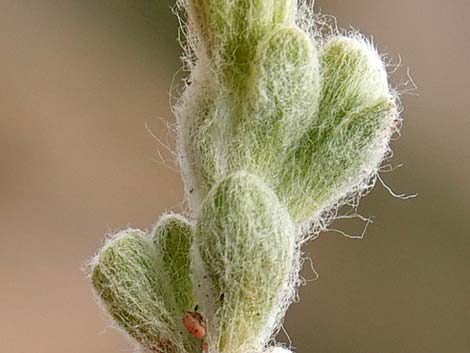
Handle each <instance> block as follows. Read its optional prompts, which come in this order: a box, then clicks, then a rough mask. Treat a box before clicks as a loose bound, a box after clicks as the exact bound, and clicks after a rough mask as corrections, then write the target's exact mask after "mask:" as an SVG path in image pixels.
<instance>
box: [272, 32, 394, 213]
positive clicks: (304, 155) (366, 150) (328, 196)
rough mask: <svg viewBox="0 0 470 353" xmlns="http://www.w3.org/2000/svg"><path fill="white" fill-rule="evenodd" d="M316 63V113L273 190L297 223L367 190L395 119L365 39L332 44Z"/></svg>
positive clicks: (386, 88) (375, 56) (382, 74)
mask: <svg viewBox="0 0 470 353" xmlns="http://www.w3.org/2000/svg"><path fill="white" fill-rule="evenodd" d="M320 62H321V70H322V79H323V89H322V94H321V102H320V109H319V112H318V115H317V117H316V120H315V121H314V123H313V124H312V125H311V126H310V127H309V130H308V132H307V133H306V135H305V137H304V138H303V140H302V141H301V143H300V144H299V145H298V146H297V148H296V149H295V151H294V152H293V153H292V154H291V156H290V158H289V159H288V160H289V161H290V163H289V164H288V165H286V168H285V170H284V171H285V173H284V177H283V179H282V183H281V184H280V186H279V190H278V192H279V194H280V197H281V199H284V200H286V201H287V202H288V206H289V210H290V212H291V214H292V216H293V217H294V219H295V220H296V221H298V222H302V221H305V220H307V219H310V218H312V217H314V216H318V215H319V213H321V212H324V211H325V210H328V209H329V208H331V207H333V206H335V205H336V204H337V203H338V202H340V201H341V200H342V199H344V198H345V197H347V196H348V195H349V194H351V193H357V192H360V191H361V190H363V189H365V188H367V187H368V180H369V178H370V177H371V176H372V175H373V174H374V173H375V172H376V171H377V168H378V166H379V164H380V162H381V161H382V159H383V157H384V155H385V153H386V152H387V150H388V143H389V141H390V136H391V134H392V132H393V131H394V127H395V125H396V122H397V119H398V113H397V108H396V104H395V96H394V94H393V92H391V90H390V89H389V86H388V81H387V73H386V69H385V67H384V64H383V63H382V60H381V58H380V56H379V55H378V54H377V52H376V51H375V49H374V48H373V47H372V46H371V45H370V44H369V43H368V42H366V41H365V40H364V39H362V38H359V37H355V38H347V37H342V36H339V37H333V38H331V39H330V40H329V41H328V42H327V43H326V44H325V46H324V47H323V48H322V51H321V55H320Z"/></svg>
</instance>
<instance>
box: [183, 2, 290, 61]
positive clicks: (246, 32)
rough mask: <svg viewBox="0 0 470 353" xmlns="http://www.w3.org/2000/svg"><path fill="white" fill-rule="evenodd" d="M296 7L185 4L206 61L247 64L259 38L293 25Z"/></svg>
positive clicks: (281, 3)
mask: <svg viewBox="0 0 470 353" xmlns="http://www.w3.org/2000/svg"><path fill="white" fill-rule="evenodd" d="M296 6H297V3H296V1H295V0H237V1H226V0H189V1H188V7H189V9H188V12H189V17H190V20H191V22H192V23H193V25H194V26H195V27H196V30H197V32H199V36H200V38H201V39H202V41H203V43H204V46H205V48H206V51H207V53H208V54H209V57H211V58H212V59H214V58H215V57H216V56H217V55H220V56H221V57H225V58H230V59H231V60H233V61H235V62H248V61H249V59H250V58H251V53H250V49H251V48H252V47H253V45H255V44H256V41H257V40H258V39H259V38H260V37H261V36H263V35H264V34H266V33H267V32H268V31H269V30H271V29H272V28H274V27H275V26H277V25H281V24H289V23H293V22H294V19H295V13H296Z"/></svg>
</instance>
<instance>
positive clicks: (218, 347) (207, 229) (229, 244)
mask: <svg viewBox="0 0 470 353" xmlns="http://www.w3.org/2000/svg"><path fill="white" fill-rule="evenodd" d="M296 261H297V248H296V243H295V226H294V224H293V222H292V220H291V218H290V216H289V214H288V213H287V211H286V210H285V209H284V207H282V205H281V204H280V203H279V200H278V198H277V197H276V195H275V194H274V192H273V191H272V190H271V189H270V188H269V187H268V186H267V185H266V184H265V183H264V182H263V181H262V180H261V179H259V178H258V177H256V176H254V175H252V174H249V173H246V172H237V173H235V174H233V175H231V176H229V177H227V178H226V179H224V180H222V181H221V182H220V183H219V184H218V185H216V186H215V187H214V188H213V190H211V192H210V193H209V195H208V196H207V198H206V199H205V200H204V202H203V207H202V212H201V215H200V218H199V222H198V224H197V228H196V232H195V236H194V247H193V270H194V281H195V284H196V283H197V287H196V293H197V298H198V303H199V305H200V308H201V311H202V312H203V313H204V314H205V315H206V317H207V320H208V337H207V342H208V348H209V351H210V352H220V353H242V352H243V353H244V352H252V351H253V352H256V351H259V350H261V348H262V347H263V346H264V345H265V344H266V342H267V340H268V339H269V337H270V336H271V334H272V333H273V330H274V329H275V328H276V325H277V324H278V323H279V319H280V315H282V314H284V309H285V307H286V305H285V304H287V303H288V302H289V300H290V298H291V295H292V291H293V285H294V283H293V282H294V278H295V275H296V274H297V273H296V272H297V270H298V266H297V262H296Z"/></svg>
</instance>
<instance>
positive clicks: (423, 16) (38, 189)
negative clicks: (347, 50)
mask: <svg viewBox="0 0 470 353" xmlns="http://www.w3.org/2000/svg"><path fill="white" fill-rule="evenodd" d="M169 5H171V4H170V3H166V2H165V0H161V1H159V2H158V1H157V2H156V3H154V4H153V5H152V4H151V3H150V1H147V2H145V1H137V0H128V1H125V0H121V1H113V0H96V1H91V0H29V1H27V0H0V240H1V243H0V244H1V245H0V286H1V288H0V351H1V352H5V353H7V352H8V353H56V352H57V353H58V352H61V353H62V352H71V353H79V352H80V353H115V352H129V351H130V350H131V349H130V346H129V345H128V343H127V342H126V340H125V339H124V338H123V337H122V336H121V335H120V334H119V333H117V332H116V331H115V330H114V329H111V328H110V325H109V324H108V322H107V321H106V320H105V316H104V315H103V314H102V313H101V312H100V311H99V310H98V307H97V306H96V304H95V303H94V301H93V299H92V296H91V291H90V288H89V284H88V281H87V279H86V278H85V275H84V273H83V272H82V268H83V267H84V266H85V264H86V261H87V259H88V258H89V257H90V256H91V255H93V253H94V251H95V250H96V249H97V248H98V246H99V245H100V244H101V242H102V239H103V237H104V234H105V233H107V232H109V231H112V230H115V229H118V228H121V227H124V226H127V225H132V226H134V227H148V226H150V225H151V224H152V223H153V222H154V221H155V220H156V219H157V217H158V216H159V215H160V214H161V213H162V212H164V211H165V210H166V209H169V208H172V209H178V207H179V206H180V203H181V199H182V185H181V181H180V178H179V174H178V173H177V171H175V170H172V169H169V168H168V167H167V166H165V165H164V164H162V163H160V162H159V158H158V156H157V153H156V152H157V150H158V149H159V148H160V146H159V145H158V143H157V142H156V140H155V139H153V138H152V137H151V136H150V134H149V132H148V131H147V130H146V128H145V123H148V125H149V128H150V129H151V130H152V131H153V132H154V133H155V134H156V135H157V136H159V137H160V138H162V139H163V140H168V141H170V142H171V139H170V137H169V136H168V134H167V133H166V132H165V129H164V124H163V123H162V122H161V120H160V119H159V118H160V117H163V118H164V119H168V120H172V118H171V113H170V111H169V104H168V95H169V87H170V84H171V80H172V76H173V73H174V72H175V71H176V70H177V69H178V67H179V61H178V55H179V49H178V47H177V46H176V44H175V38H176V20H175V18H174V17H173V16H172V15H171V12H170V10H169V7H168V6H169ZM317 8H321V9H322V12H324V13H329V14H334V15H336V17H337V18H338V19H339V22H340V24H341V25H342V26H346V27H347V26H349V25H352V26H354V27H355V28H358V29H360V30H361V31H363V32H364V33H368V34H371V33H373V34H374V39H375V41H376V43H377V44H378V45H379V46H380V48H381V49H382V50H383V51H385V52H388V53H390V54H391V56H392V57H393V58H395V61H398V57H399V55H400V56H401V58H402V62H403V65H404V68H402V69H401V70H399V71H398V72H397V73H396V74H394V76H393V80H394V82H395V83H396V84H400V83H403V82H405V81H406V80H407V75H406V67H409V68H410V72H411V74H412V76H413V78H414V80H415V81H416V83H417V85H418V87H419V88H418V90H417V93H418V94H419V96H418V97H417V96H413V95H404V96H403V103H404V106H405V113H404V118H405V125H404V128H403V136H402V138H401V139H400V140H399V141H398V142H395V143H394V146H395V158H394V160H393V162H394V163H395V164H398V163H404V164H405V166H404V167H402V168H401V169H398V170H397V171H395V172H393V173H387V174H384V175H383V177H384V179H385V180H386V182H387V183H388V184H390V185H392V186H393V187H394V188H395V189H397V190H399V191H404V192H418V193H419V197H418V198H417V199H414V200H408V201H401V200H398V199H395V198H393V197H391V196H390V195H389V194H388V193H387V192H386V191H385V190H384V188H383V187H381V186H377V187H376V189H375V190H374V192H373V193H372V194H371V195H370V196H369V197H368V198H367V199H365V200H364V201H363V202H362V204H361V207H360V211H361V212H362V214H365V215H369V216H375V223H374V224H373V225H372V226H371V227H370V228H369V229H368V232H367V236H366V238H365V239H364V240H363V241H357V240H349V239H345V238H343V237H341V236H340V235H338V234H335V233H331V232H330V233H325V234H323V235H322V236H321V237H320V238H319V239H318V240H315V241H313V242H311V243H309V245H308V246H307V247H306V248H305V251H306V253H307V254H308V255H309V256H311V257H312V258H313V261H314V263H315V267H316V269H317V271H318V272H319V273H320V278H319V279H318V280H317V281H315V282H310V283H308V285H307V286H306V287H303V288H302V289H301V290H300V298H301V301H300V303H297V304H294V305H292V307H291V308H290V310H289V313H288V315H287V321H286V328H287V330H288V332H289V334H290V337H291V339H292V340H293V342H294V345H295V347H296V351H297V352H317V353H434V352H436V353H437V352H439V353H463V352H470V335H469V329H470V327H469V325H470V307H469V306H470V304H469V298H470V282H469V270H470V241H469V230H470V220H469V217H468V211H469V210H470V208H469V199H470V183H469V182H468V180H469V173H470V163H469V162H470V148H469V147H470V143H469V142H468V140H467V139H468V136H470V117H469V113H468V111H469V108H470V95H469V93H468V85H469V82H470V74H469V73H470V70H469V59H468V58H469V55H470V44H469V43H470V25H469V24H468V13H469V12H470V5H469V2H468V1H466V0H454V1H447V2H445V1H437V0H431V1H430V0H407V1H405V0H403V1H386V0H380V1H379V0H360V1H359V0H356V1H339V0H336V1H335V0H330V1H327V0H324V1H318V3H317ZM165 156H166V158H170V157H171V156H169V155H168V154H166V155H165ZM359 226H360V224H357V223H356V222H354V221H352V222H346V223H344V222H343V223H341V224H336V225H335V227H336V228H340V229H342V230H345V231H353V229H357V228H358V227H359ZM304 276H305V277H306V278H312V277H313V273H312V271H311V270H310V268H309V266H306V269H305V271H304Z"/></svg>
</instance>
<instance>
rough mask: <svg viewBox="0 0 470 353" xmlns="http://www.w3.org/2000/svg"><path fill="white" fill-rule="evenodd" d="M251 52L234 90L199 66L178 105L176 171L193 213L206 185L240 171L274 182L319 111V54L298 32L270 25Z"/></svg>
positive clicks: (309, 41)
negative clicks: (180, 172) (179, 168)
mask: <svg viewBox="0 0 470 353" xmlns="http://www.w3.org/2000/svg"><path fill="white" fill-rule="evenodd" d="M253 52H254V53H255V56H254V59H253V61H252V62H251V63H250V64H249V65H247V68H248V72H247V74H246V75H245V76H243V78H241V79H240V82H239V85H240V87H238V88H237V89H232V90H230V89H228V88H227V87H226V85H228V84H227V80H224V79H222V78H217V77H216V75H217V70H215V69H211V70H210V71H209V68H207V70H208V71H205V69H204V68H199V69H198V70H196V73H197V75H196V76H195V78H194V81H193V83H192V85H191V86H189V87H187V89H186V91H185V94H184V96H183V97H182V99H181V100H180V102H179V104H178V106H177V109H176V111H177V113H178V123H179V129H178V130H179V131H178V132H179V141H180V148H181V149H182V157H183V158H182V160H181V162H182V167H183V168H182V169H183V173H184V177H185V184H186V186H187V188H188V189H189V190H191V193H190V194H189V195H188V196H189V198H190V199H191V201H192V203H191V205H192V207H193V209H194V210H195V211H196V212H197V211H198V209H199V206H200V201H201V200H202V199H203V198H204V197H205V195H206V194H207V193H208V192H209V190H210V189H211V187H212V186H214V185H215V183H216V182H217V181H218V180H220V179H222V178H224V177H226V176H227V175H229V174H231V173H233V172H236V171H238V170H242V169H246V170H251V171H253V172H255V173H257V174H258V175H260V176H261V177H263V178H265V179H266V181H268V182H269V183H271V184H272V185H276V183H278V182H279V175H280V174H281V171H282V170H283V169H284V168H285V166H284V162H285V159H286V158H290V155H289V152H291V151H292V150H293V149H294V148H295V146H296V145H297V144H298V141H299V140H300V138H301V137H302V136H303V135H304V134H305V130H306V127H308V126H310V125H311V124H312V122H313V121H314V119H315V115H316V112H317V111H318V105H319V97H320V92H321V87H320V86H321V85H320V73H319V63H318V56H317V51H316V47H315V44H314V42H313V41H312V40H311V39H310V38H309V37H308V35H307V34H306V33H305V32H304V31H302V30H301V29H299V28H298V27H296V26H290V27H279V28H276V29H275V30H273V31H271V32H269V33H268V34H267V35H265V36H264V37H263V38H262V39H261V40H260V41H259V42H258V43H257V44H256V47H255V50H253ZM198 65H199V66H201V65H204V63H198ZM203 75H208V76H207V77H203Z"/></svg>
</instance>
